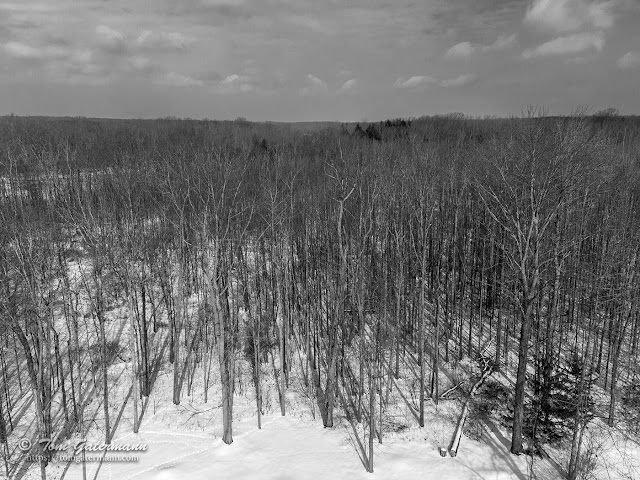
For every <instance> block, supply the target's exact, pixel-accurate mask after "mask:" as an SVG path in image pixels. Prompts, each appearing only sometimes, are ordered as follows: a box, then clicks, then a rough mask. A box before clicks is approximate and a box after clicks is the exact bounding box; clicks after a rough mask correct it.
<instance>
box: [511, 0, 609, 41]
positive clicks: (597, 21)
mask: <svg viewBox="0 0 640 480" xmlns="http://www.w3.org/2000/svg"><path fill="white" fill-rule="evenodd" d="M618 3H619V2H618V1H617V0H609V1H603V2H599V1H592V0H534V2H533V3H532V4H531V5H530V6H529V8H527V12H526V14H525V17H524V22H525V23H527V24H529V25H533V26H535V27H538V28H541V29H543V30H551V31H555V32H561V33H565V32H574V31H578V30H581V29H583V28H597V29H606V28H610V27H612V26H613V24H614V22H615V18H614V15H613V8H614V7H615V6H616V5H617V4H618Z"/></svg>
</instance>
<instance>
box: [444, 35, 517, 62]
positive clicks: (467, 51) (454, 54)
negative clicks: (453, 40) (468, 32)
mask: <svg viewBox="0 0 640 480" xmlns="http://www.w3.org/2000/svg"><path fill="white" fill-rule="evenodd" d="M516 38H517V35H516V34H515V33H514V34H512V35H508V36H507V35H500V36H499V37H498V38H497V39H496V40H495V41H494V42H493V43H490V44H489V45H481V44H476V43H471V42H460V43H458V44H456V45H454V46H453V47H451V48H450V49H449V50H447V53H445V56H446V57H447V58H468V57H470V56H471V55H473V54H474V53H475V52H477V51H480V52H483V53H488V52H493V51H496V50H503V49H505V48H507V47H509V46H511V45H513V44H514V43H515V41H516Z"/></svg>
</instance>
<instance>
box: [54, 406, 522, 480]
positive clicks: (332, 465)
mask: <svg viewBox="0 0 640 480" xmlns="http://www.w3.org/2000/svg"><path fill="white" fill-rule="evenodd" d="M264 420H265V421H264V424H263V428H262V429H261V430H258V429H257V428H256V426H255V425H256V422H255V419H248V420H246V421H243V422H238V423H237V424H236V431H237V433H236V435H234V442H233V444H231V445H225V444H224V443H222V440H221V439H220V438H214V437H213V435H211V434H195V433H188V432H176V431H175V430H172V429H164V430H163V429H161V428H158V429H157V430H155V429H154V430H152V429H151V428H149V429H145V430H144V431H142V430H141V432H140V434H139V435H134V434H127V435H123V436H121V437H118V438H116V439H114V440H113V442H114V443H123V444H124V443H138V442H143V443H147V444H148V445H149V448H148V450H147V451H146V452H138V455H139V458H140V460H139V462H137V463H115V462H114V463H104V464H102V466H100V470H99V472H97V467H98V466H99V465H98V464H95V465H92V464H87V476H88V478H93V477H94V476H95V475H96V473H98V478H100V479H136V480H174V479H175V480H182V479H190V480H200V479H203V480H204V479H211V478H216V479H252V478H261V479H273V480H276V479H278V480H285V479H301V480H304V479H309V480H319V479H325V478H326V479H352V480H356V479H367V478H384V479H387V478H388V479H411V478H416V479H417V478H421V479H443V480H447V479H451V480H454V479H455V480H457V479H465V478H466V479H473V478H478V479H480V478H482V479H487V480H503V479H504V480H506V479H522V478H525V475H524V473H523V471H522V470H521V468H524V466H525V465H523V462H521V464H520V465H517V464H516V463H515V462H516V461H517V460H518V459H512V458H510V457H509V456H508V455H507V454H506V453H501V452H500V451H498V450H496V449H494V448H493V447H492V446H491V445H483V444H480V443H478V442H473V441H468V440H467V443H465V445H464V449H465V450H464V455H460V456H458V457H456V458H450V457H446V458H442V457H440V455H439V454H438V452H437V449H435V448H433V446H432V445H430V444H429V443H427V442H406V441H397V442H390V443H384V444H382V445H379V444H377V443H376V455H375V459H374V462H375V464H374V470H375V472H374V474H373V475H371V474H369V473H367V472H365V470H364V467H363V465H362V463H361V461H360V459H359V457H358V454H357V453H356V450H355V449H354V448H353V446H352V445H351V443H350V441H349V439H348V435H347V434H346V430H345V429H344V428H340V427H338V428H335V429H326V428H322V426H321V425H318V423H317V422H316V423H314V422H310V421H309V420H306V419H301V418H296V417H295V416H285V417H281V416H274V417H265V418H264ZM150 427H151V426H150ZM427 428H428V427H425V429H422V431H423V432H424V431H425V430H426V429H427ZM416 430H420V429H416ZM502 450H504V448H502ZM64 478H68V479H76V478H82V467H81V465H78V464H73V465H71V466H70V468H69V470H68V471H67V474H66V475H65V477H64Z"/></svg>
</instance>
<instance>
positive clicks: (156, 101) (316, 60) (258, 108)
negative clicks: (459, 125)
mask: <svg viewBox="0 0 640 480" xmlns="http://www.w3.org/2000/svg"><path fill="white" fill-rule="evenodd" d="M527 105H535V106H539V107H545V108H546V109H547V111H549V112H550V113H570V112H571V111H574V110H575V109H577V108H579V107H582V106H589V107H591V108H592V109H594V110H597V109H601V108H607V107H615V108H618V109H620V111H621V112H622V113H629V114H631V113H640V1H639V0H14V2H2V0H0V114H7V113H10V112H14V113H16V114H27V115H36V114H43V115H86V116H102V117H159V116H167V115H175V116H179V117H193V118H217V119H232V118H235V117H238V116H243V117H247V118H249V119H252V120H278V121H303V120H340V121H347V120H356V121H360V120H364V119H369V120H378V119H383V118H389V117H398V116H404V117H406V116H419V115H425V114H436V113H447V112H464V113H467V114H471V115H508V114H518V113H519V112H521V111H522V110H523V109H524V108H526V106H527Z"/></svg>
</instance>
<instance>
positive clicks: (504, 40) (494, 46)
mask: <svg viewBox="0 0 640 480" xmlns="http://www.w3.org/2000/svg"><path fill="white" fill-rule="evenodd" d="M517 38H518V35H517V34H515V33H514V34H511V35H508V36H507V35H500V36H499V37H498V38H497V39H496V41H495V42H493V43H491V44H489V45H483V46H482V47H481V50H482V51H483V52H493V51H496V50H503V49H505V48H507V47H510V46H511V45H513V44H514V43H515V42H516V39H517Z"/></svg>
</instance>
